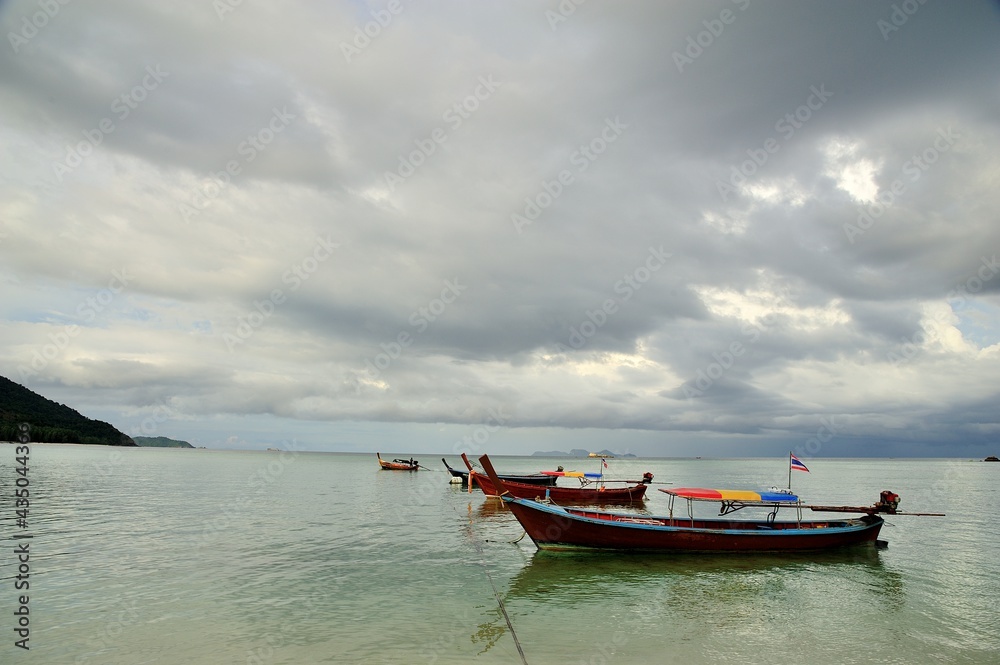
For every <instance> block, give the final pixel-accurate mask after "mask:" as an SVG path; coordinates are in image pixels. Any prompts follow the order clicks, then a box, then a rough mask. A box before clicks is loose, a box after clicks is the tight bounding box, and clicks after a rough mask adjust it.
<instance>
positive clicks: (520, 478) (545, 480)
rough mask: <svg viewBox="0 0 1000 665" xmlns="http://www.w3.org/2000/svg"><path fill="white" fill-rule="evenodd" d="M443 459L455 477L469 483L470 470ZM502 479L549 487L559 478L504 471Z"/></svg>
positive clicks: (464, 483)
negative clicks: (464, 469)
mask: <svg viewBox="0 0 1000 665" xmlns="http://www.w3.org/2000/svg"><path fill="white" fill-rule="evenodd" d="M441 461H442V462H444V467H445V468H446V469H448V473H450V474H451V475H452V477H453V478H461V479H462V484H463V485H466V484H468V482H469V472H468V471H459V470H458V469H454V468H452V467H451V466H450V465H449V464H448V462H447V461H446V460H445V459H444V458H443V457H442V458H441ZM500 480H504V481H512V482H516V483H524V484H526V485H543V486H547V487H552V486H554V485H555V484H556V480H557V478H556V476H546V475H544V474H541V473H533V474H524V475H519V474H509V473H504V474H500Z"/></svg>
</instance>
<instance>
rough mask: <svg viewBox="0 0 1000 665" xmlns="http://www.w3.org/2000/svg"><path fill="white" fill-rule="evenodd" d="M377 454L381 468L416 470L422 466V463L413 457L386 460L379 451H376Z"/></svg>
mask: <svg viewBox="0 0 1000 665" xmlns="http://www.w3.org/2000/svg"><path fill="white" fill-rule="evenodd" d="M375 456H376V457H378V465H379V468H382V469H387V470H389V471H416V470H417V469H419V468H420V463H419V462H417V460H415V459H413V458H412V457H411V458H410V459H394V460H392V461H391V462H386V461H385V460H384V459H382V455H380V454H379V453H375Z"/></svg>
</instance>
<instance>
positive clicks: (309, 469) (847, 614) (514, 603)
mask: <svg viewBox="0 0 1000 665" xmlns="http://www.w3.org/2000/svg"><path fill="white" fill-rule="evenodd" d="M14 457H15V454H14V448H13V446H6V445H4V446H0V529H2V533H0V537H2V538H3V540H4V542H5V543H7V545H5V546H4V549H3V552H4V553H3V555H2V556H0V577H2V578H3V580H2V583H0V616H2V617H3V619H2V621H0V635H2V640H3V641H2V642H0V662H4V663H7V662H15V661H14V660H13V658H14V657H18V656H22V653H21V650H20V649H16V648H15V647H14V646H13V641H14V639H16V638H15V637H14V633H13V630H12V629H13V626H14V623H13V619H14V617H13V611H14V610H15V609H16V606H17V602H16V601H17V596H18V595H19V594H20V592H18V591H15V589H14V586H13V584H14V580H13V576H14V575H15V574H16V567H17V562H16V560H15V559H14V557H13V556H12V551H13V545H12V544H13V543H14V542H15V541H13V540H12V539H11V537H12V536H13V535H14V534H15V533H19V532H21V533H23V532H25V530H21V529H18V528H17V526H16V524H15V522H14V520H15V508H14V506H13V496H12V495H13V489H14V480H15V477H16V476H15V472H14V470H13V467H14V465H15V464H14ZM439 457H440V456H436V457H435V456H427V457H426V458H421V461H422V463H423V464H424V465H426V466H428V467H430V468H431V469H432V470H433V471H420V472H418V473H405V472H383V471H379V470H378V469H377V464H376V462H375V457H374V455H347V454H326V453H289V452H286V453H275V452H224V451H211V450H163V449H131V450H125V449H122V450H110V449H107V448H98V447H93V448H92V447H81V446H44V445H34V446H32V452H31V468H30V471H29V477H30V482H31V498H32V504H31V507H30V516H29V525H28V529H27V530H26V531H27V532H30V533H31V534H32V535H33V538H32V539H31V553H32V557H31V588H30V594H31V596H30V609H31V638H30V645H31V651H30V655H29V657H28V659H25V660H24V662H31V663H130V664H131V663H166V664H173V663H269V664H270V663H274V664H277V663H458V662H463V663H469V662H475V663H519V662H520V657H519V655H518V653H517V650H516V647H515V645H514V640H513V638H512V636H511V635H510V631H509V630H508V628H507V625H506V622H505V621H504V619H503V617H502V615H501V614H500V611H499V609H498V604H497V601H496V599H495V597H494V595H493V589H492V587H491V585H490V579H492V581H493V583H494V584H495V586H496V588H497V590H498V591H499V593H500V596H501V598H502V599H503V601H504V603H505V607H506V609H507V612H508V614H509V615H510V617H511V620H512V623H513V626H514V630H515V631H516V634H517V637H518V639H519V640H520V643H521V645H522V647H523V649H524V652H525V655H526V658H527V661H528V662H529V663H536V664H537V663H594V664H598V663H625V662H629V661H632V660H634V659H648V660H649V661H651V662H658V663H741V664H744V663H745V664H752V663H761V664H764V663H766V664H768V665H773V664H774V663H790V662H809V663H817V664H824V663H838V664H839V663H996V662H1000V638H998V637H997V632H996V624H997V617H998V613H997V609H996V602H997V600H996V599H997V598H1000V535H998V533H997V529H996V528H995V527H994V526H993V524H994V522H993V519H992V518H993V516H994V515H995V514H996V512H997V508H998V507H1000V505H998V504H1000V501H998V492H997V486H998V480H1000V464H998V465H990V464H983V463H979V462H970V461H967V460H823V459H814V460H810V461H809V466H810V469H811V470H812V473H810V474H803V473H796V474H795V475H794V476H793V482H794V483H795V489H796V490H798V491H799V492H800V494H802V495H803V497H804V498H806V499H808V500H810V501H817V502H822V503H836V502H842V503H851V504H857V503H865V504H867V503H871V502H872V501H874V500H875V499H876V498H877V495H878V492H879V490H882V489H892V490H894V491H896V492H898V493H899V494H900V495H901V496H902V498H903V503H902V506H901V507H902V508H904V509H908V510H913V511H915V510H921V509H924V510H933V511H944V512H948V513H949V517H947V518H914V517H910V518H907V517H895V518H893V517H890V518H889V520H888V521H889V523H890V524H891V526H887V527H886V528H884V529H883V531H882V535H881V537H882V538H883V539H885V540H888V541H889V542H890V546H889V548H888V549H887V550H882V551H875V550H870V549H860V550H850V551H845V552H839V553H827V554H823V555H799V556H795V557H785V556H740V555H736V556H733V555H729V556H704V555H701V556H698V555H688V556H663V555H658V556H620V555H606V554H604V555H602V554H596V555H591V554H558V553H539V552H536V551H535V548H534V546H533V545H532V544H531V542H530V540H528V539H524V540H522V541H521V542H520V543H518V544H511V543H510V542H509V541H512V540H514V539H516V538H517V537H518V536H520V535H521V533H522V531H521V529H520V527H519V526H518V525H517V523H516V521H514V520H513V518H512V517H511V516H510V514H509V513H507V512H506V511H504V510H503V509H501V508H499V507H497V506H496V504H495V503H494V502H493V500H489V499H486V498H484V497H483V495H482V494H480V493H478V492H477V493H475V494H469V493H467V492H466V491H465V490H463V489H461V488H460V487H458V486H453V485H449V484H448V483H447V478H448V477H447V474H446V473H444V470H443V465H441V462H440V459H439ZM449 461H450V462H451V463H452V465H456V464H458V460H457V459H455V458H449ZM558 463H561V464H564V465H570V464H572V465H576V466H577V467H578V468H579V469H580V470H593V469H590V468H587V467H589V466H590V465H592V464H593V462H592V461H587V460H579V461H573V462H567V461H565V460H540V459H538V458H499V459H498V460H497V466H498V467H500V468H502V469H503V470H509V471H512V472H513V471H537V470H538V469H541V468H553V467H554V466H555V465H556V464H558ZM612 464H613V466H612V469H611V472H612V473H613V474H614V475H619V476H627V477H637V474H641V473H642V472H643V471H646V470H649V471H652V472H653V473H654V474H655V475H656V480H657V481H675V482H677V483H678V484H683V485H706V486H722V487H740V488H757V487H770V486H771V485H780V484H783V483H784V482H785V481H786V480H787V471H786V469H787V467H785V466H784V460H781V459H778V460H773V459H767V460H760V459H753V460H616V461H614V462H612ZM437 469H441V470H440V471H438V470H437ZM650 494H651V496H650V497H649V499H648V500H647V501H646V505H645V508H646V509H647V510H649V511H651V512H654V513H659V512H664V511H665V509H666V497H665V496H664V495H662V494H660V493H658V492H651V493H650ZM487 574H488V575H489V577H488V576H487Z"/></svg>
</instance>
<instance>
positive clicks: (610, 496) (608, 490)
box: [462, 453, 653, 504]
mask: <svg viewBox="0 0 1000 665" xmlns="http://www.w3.org/2000/svg"><path fill="white" fill-rule="evenodd" d="M484 458H486V456H485V455H484V456H483V457H481V458H480V461H482V460H483V459H484ZM462 460H463V461H464V462H465V464H466V466H467V467H469V482H470V484H473V485H478V486H479V489H481V490H482V491H483V493H484V494H486V495H487V496H498V495H500V494H501V492H503V493H506V494H509V495H511V496H516V497H519V498H524V499H548V500H551V501H555V502H556V503H566V504H591V503H619V504H625V503H639V502H641V501H643V500H644V499H645V496H646V488H647V487H648V486H649V483H650V482H652V481H653V474H651V473H646V474H644V477H643V479H642V480H641V481H619V482H629V483H631V482H635V484H634V485H630V486H628V487H608V486H606V485H605V484H604V483H601V484H600V487H558V486H556V485H552V486H542V485H529V484H527V483H517V482H511V481H506V480H502V479H501V480H500V482H501V483H503V486H502V489H501V490H500V491H497V489H496V488H497V483H496V481H494V480H493V479H492V478H491V477H490V476H488V475H487V474H484V473H482V472H476V471H475V470H474V469H473V468H472V463H471V462H469V458H468V457H467V456H466V455H465V453H462ZM487 460H488V458H487ZM483 466H484V468H485V466H486V465H485V464H484V465H483ZM490 468H492V466H491V467H490ZM547 473H548V474H552V477H553V478H558V477H559V476H560V475H566V474H565V473H563V472H557V471H549V472H547ZM579 475H580V476H583V474H579Z"/></svg>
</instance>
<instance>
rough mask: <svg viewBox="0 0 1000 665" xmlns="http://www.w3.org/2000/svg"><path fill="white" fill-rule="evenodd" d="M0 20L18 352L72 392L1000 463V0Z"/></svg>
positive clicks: (440, 434)
mask: <svg viewBox="0 0 1000 665" xmlns="http://www.w3.org/2000/svg"><path fill="white" fill-rule="evenodd" d="M0 23H2V27H3V32H4V34H5V35H6V39H5V41H6V43H5V44H4V45H3V47H2V49H0V50H2V55H0V138H2V141H0V145H2V149H3V159H2V160H0V261H2V263H0V284H2V287H0V288H2V294H3V297H2V300H0V374H3V375H5V376H7V377H9V378H11V379H13V380H15V381H17V382H19V383H22V384H23V385H25V386H27V387H29V388H31V389H32V390H34V391H36V392H38V393H40V394H42V395H45V396H46V397H49V398H52V399H55V400H57V401H60V402H64V403H67V404H69V405H70V406H73V407H74V408H76V409H77V410H79V411H81V412H82V413H84V414H85V415H88V416H91V417H96V418H100V419H102V420H107V421H109V422H111V423H113V424H114V425H115V426H117V427H118V428H119V429H122V430H123V431H125V432H127V433H130V434H146V435H153V436H158V435H163V436H170V437H174V438H180V439H186V440H189V441H191V442H192V443H194V444H195V445H204V446H208V447H224V448H265V447H269V446H276V445H279V444H280V442H282V441H286V442H291V441H292V440H293V439H294V440H295V442H296V444H297V445H299V446H301V447H302V448H305V449H311V450H344V451H374V450H376V449H379V450H382V451H383V452H384V451H395V452H403V453H414V454H418V453H419V454H426V453H428V452H442V453H452V452H458V451H459V450H469V451H472V452H476V453H481V452H493V453H503V454H520V453H531V452H533V451H536V450H555V449H563V450H568V449H570V448H584V449H588V450H597V449H601V448H610V449H612V450H616V451H619V452H631V453H634V454H638V455H657V456H674V455H704V456H722V455H748V456H753V455H772V454H774V455H780V454H787V451H788V450H795V451H796V452H798V453H799V454H800V455H803V454H805V455H817V456H837V455H852V456H853V455H873V456H910V455H914V456H961V457H981V456H985V455H987V454H995V453H998V452H1000V409H998V408H997V407H998V396H1000V395H998V393H1000V380H998V379H1000V297H998V294H1000V264H998V262H997V261H998V254H1000V224H998V223H997V222H998V219H997V217H998V211H1000V160H998V157H997V155H1000V75H998V73H997V72H998V71H1000V70H998V67H997V65H998V63H1000V10H998V9H997V6H996V4H995V3H988V2H973V1H964V2H944V1H941V0H929V1H927V2H919V1H918V0H905V1H902V2H896V3H890V2H868V1H865V2H859V1H856V2H803V1H795V2H791V1H789V2H763V1H761V0H722V1H717V2H701V1H698V2H671V3H664V2H656V1H650V2H614V3H611V2H598V1H597V0H590V1H588V2H581V3H580V4H579V6H577V5H576V4H574V3H573V2H571V1H570V0H563V2H562V3H558V2H556V1H555V0H549V1H547V2H517V1H515V2H490V3H487V2H476V3H470V2H458V1H455V2H424V1H421V2H409V1H407V0H392V1H391V2H388V3H386V2H382V1H381V0H375V1H374V2H371V3H364V2H360V1H359V2H314V1H301V2H282V3H277V4H276V3H265V2H255V1H253V0H245V1H243V2H237V1H236V0H215V2H214V3H209V2H181V3H162V2H155V3H154V2H139V1H136V0H128V1H122V2H113V1H107V2H99V3H82V2H81V3H70V4H67V5H65V6H63V5H62V4H60V3H59V2H56V1H55V0H52V1H50V2H38V1H37V0H36V1H14V2H6V3H3V5H2V8H0ZM463 441H464V442H463Z"/></svg>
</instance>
